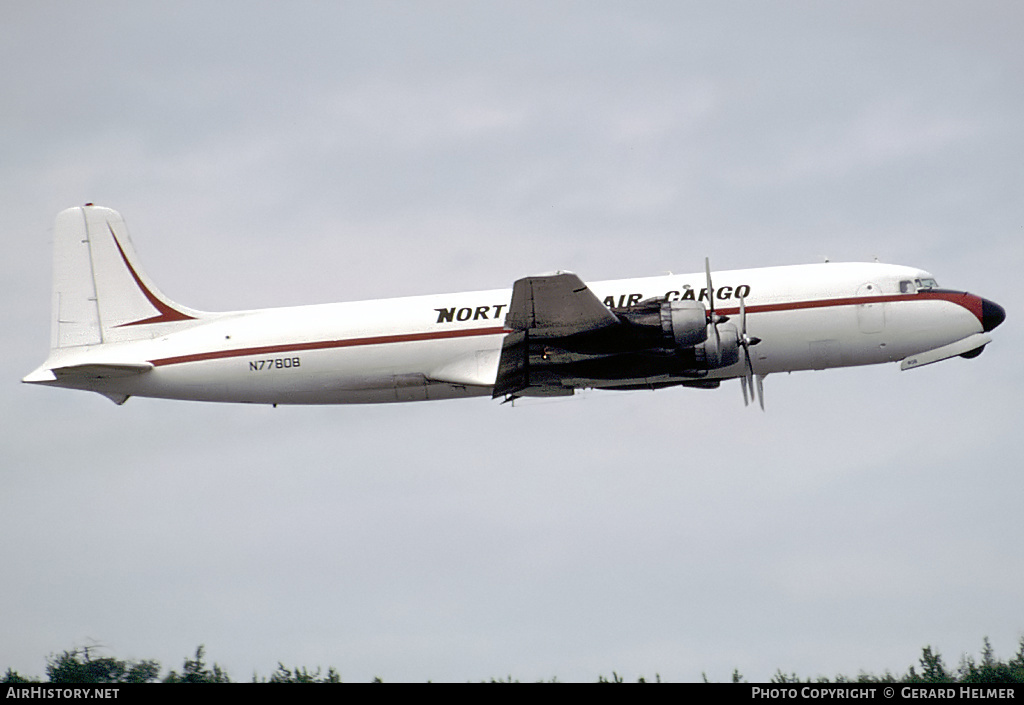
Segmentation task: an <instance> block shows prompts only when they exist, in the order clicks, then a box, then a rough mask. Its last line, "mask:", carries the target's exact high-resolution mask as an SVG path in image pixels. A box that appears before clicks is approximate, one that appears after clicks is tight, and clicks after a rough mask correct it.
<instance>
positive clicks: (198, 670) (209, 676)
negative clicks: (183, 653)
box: [164, 644, 231, 683]
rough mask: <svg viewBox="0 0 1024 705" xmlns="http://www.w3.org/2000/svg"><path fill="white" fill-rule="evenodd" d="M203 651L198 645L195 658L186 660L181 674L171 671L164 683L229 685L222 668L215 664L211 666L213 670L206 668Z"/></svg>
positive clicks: (226, 675)
mask: <svg viewBox="0 0 1024 705" xmlns="http://www.w3.org/2000/svg"><path fill="white" fill-rule="evenodd" d="M204 651H205V648H204V647H203V645H202V644H200V645H199V646H198V647H197V648H196V657H195V658H194V659H190V658H186V659H185V665H184V667H183V668H182V671H181V673H180V674H179V673H178V672H177V671H171V672H170V673H168V674H167V677H166V678H164V683H230V682H231V679H230V678H228V674H227V672H226V671H225V670H224V669H223V668H221V667H220V666H218V665H217V664H213V669H209V668H207V667H206V662H205V661H203V653H204Z"/></svg>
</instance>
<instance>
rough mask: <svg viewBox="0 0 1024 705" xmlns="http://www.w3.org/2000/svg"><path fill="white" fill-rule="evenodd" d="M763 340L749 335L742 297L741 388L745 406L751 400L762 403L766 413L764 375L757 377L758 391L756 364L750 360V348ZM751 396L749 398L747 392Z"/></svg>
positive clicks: (745, 307)
mask: <svg viewBox="0 0 1024 705" xmlns="http://www.w3.org/2000/svg"><path fill="white" fill-rule="evenodd" d="M760 342H761V339H760V338H758V337H756V336H753V335H748V334H747V303H746V300H745V298H744V297H743V296H741V297H740V346H741V347H742V348H743V368H744V369H743V377H741V378H740V386H741V387H742V388H743V405H744V406H748V405H749V404H750V401H751V399H757V400H758V401H760V402H761V411H764V375H757V389H756V391H755V388H754V363H753V361H752V360H751V359H750V347H751V346H752V345H757V344H758V343H760ZM748 389H749V390H750V396H749V397H748V396H747V390H748Z"/></svg>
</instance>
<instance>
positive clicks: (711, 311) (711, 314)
mask: <svg viewBox="0 0 1024 705" xmlns="http://www.w3.org/2000/svg"><path fill="white" fill-rule="evenodd" d="M704 273H705V274H706V275H707V279H708V323H709V324H711V330H713V331H714V332H715V359H716V360H718V359H721V357H722V336H721V335H720V334H719V333H718V324H719V323H721V321H720V320H718V317H717V316H716V315H715V290H714V288H712V286H711V259H710V258H708V257H705V258H704ZM716 364H717V363H716Z"/></svg>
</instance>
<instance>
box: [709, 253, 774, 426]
mask: <svg viewBox="0 0 1024 705" xmlns="http://www.w3.org/2000/svg"><path fill="white" fill-rule="evenodd" d="M704 274H705V276H706V277H707V282H708V323H709V325H710V326H711V330H713V331H714V340H715V353H714V354H715V359H716V360H721V357H722V336H721V334H720V333H719V332H718V324H719V323H724V322H725V321H727V320H729V319H728V317H726V316H719V315H718V314H716V313H715V290H714V287H712V285H711V259H710V258H709V257H705V258H704ZM760 342H761V339H760V338H758V337H756V336H753V335H748V334H747V303H746V300H745V297H743V296H741V297H740V335H739V344H740V346H741V347H742V348H743V376H742V377H740V387H741V388H742V389H743V405H744V406H749V405H750V402H751V401H752V400H754V399H757V400H758V402H760V404H761V411H764V378H765V375H761V374H755V373H754V363H753V361H752V360H751V358H750V348H751V346H753V345H757V344H758V343H760ZM755 382H756V384H755ZM748 390H749V393H748Z"/></svg>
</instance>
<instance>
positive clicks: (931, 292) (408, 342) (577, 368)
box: [24, 204, 1006, 408]
mask: <svg viewBox="0 0 1024 705" xmlns="http://www.w3.org/2000/svg"><path fill="white" fill-rule="evenodd" d="M1005 317H1006V313H1005V311H1004V310H1003V308H1002V307H1001V306H999V305H998V304H995V303H993V302H991V301H988V300H986V299H983V298H980V297H978V296H975V295H973V294H968V293H964V292H960V291H952V290H949V289H940V288H938V286H937V284H936V282H935V279H934V278H933V277H932V275H931V274H929V273H927V272H924V271H922V270H920V269H915V268H912V267H903V266H897V265H890V264H878V263H858V264H840V263H823V264H807V265H795V266H788V267H767V268H762V269H743V270H736V271H722V272H716V273H715V275H714V280H713V281H712V276H711V268H710V266H708V264H707V260H705V271H704V272H703V273H700V274H681V275H667V276H659V277H651V278H645V279H621V280H616V281H604V282H594V283H592V284H589V285H588V284H585V283H583V281H581V280H580V278H579V277H577V276H576V275H575V274H572V273H570V272H556V273H553V274H545V275H541V276H535V277H527V278H525V279H520V280H519V281H517V282H515V284H514V285H513V287H512V290H511V291H509V290H507V289H495V290H491V291H475V292H469V293H462V294H444V295H435V296H415V297H408V298H397V299H383V300H377V301H360V302H353V303H339V304H323V305H314V306H298V307H290V308H274V309H264V310H254V311H235V312H228V313H206V312H202V311H196V310H193V309H190V308H186V307H184V306H180V305H178V304H176V303H174V302H173V301H171V300H170V299H168V298H167V297H166V296H164V295H163V294H162V293H161V292H160V291H159V289H157V288H156V286H155V285H154V284H153V282H152V281H150V279H149V277H147V276H146V274H145V273H144V272H143V271H142V268H141V267H140V266H139V263H138V261H137V258H136V255H135V251H134V249H133V248H132V244H131V240H130V239H129V237H128V231H127V229H126V228H125V224H124V221H123V220H122V218H121V216H120V215H119V214H118V213H117V212H115V211H112V210H110V209H107V208H100V207H98V206H94V205H92V204H87V205H85V206H84V207H81V208H70V209H68V210H65V211H63V212H61V213H60V214H59V215H58V216H57V221H56V225H55V228H54V279H53V319H52V339H51V346H50V356H49V358H48V359H47V360H46V362H45V363H43V365H42V366H41V367H39V368H38V369H37V370H35V371H34V372H32V373H31V374H29V375H28V376H27V377H25V379H24V381H25V382H30V383H32V384H42V385H48V386H54V387H68V388H71V389H83V390H90V391H94V392H99V393H100V394H103V395H104V396H106V397H108V398H110V399H112V400H113V401H115V402H117V403H118V404H121V403H123V402H124V401H125V400H126V399H128V397H130V396H143V397H159V398H165V399H191V400H196V401H221V402H250V403H260V404H275V405H276V404H344V403H366V402H395V401H419V400H427V399H448V398H454V397H468V396H478V395H489V396H491V397H493V398H500V399H504V400H513V399H515V398H518V397H524V396H560V395H571V394H573V393H574V391H575V390H576V389H583V388H597V389H619V390H623V389H658V388H661V387H671V386H676V385H681V386H684V387H697V388H700V389H710V388H715V387H718V386H719V385H720V384H721V382H722V380H727V379H736V378H738V379H739V380H740V382H741V387H742V389H743V396H744V399H745V400H746V401H747V402H748V403H749V401H750V399H753V398H756V399H759V401H760V405H761V407H762V408H763V407H764V393H763V385H762V382H763V380H764V377H765V375H768V374H771V373H774V372H791V371H795V370H821V369H827V368H831V367H846V366H851V365H872V364H876V363H882V362H894V361H901V367H902V368H903V369H910V368H914V367H920V366H922V365H927V364H929V363H933V362H938V361H939V360H945V359H947V358H951V357H955V356H957V355H959V356H961V357H967V358H970V357H975V356H977V355H978V354H980V353H981V351H982V350H983V349H984V347H985V345H987V344H988V343H989V342H990V341H991V338H990V336H989V335H988V333H989V332H990V331H991V330H992V329H993V328H995V327H996V326H998V325H999V324H1000V323H1002V321H1003V319H1004V318H1005Z"/></svg>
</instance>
